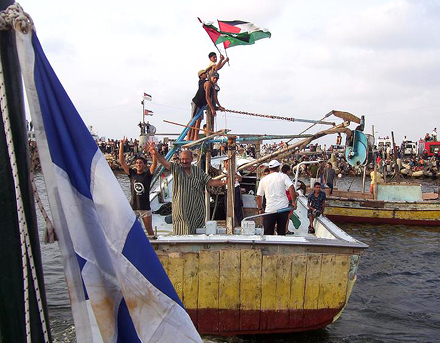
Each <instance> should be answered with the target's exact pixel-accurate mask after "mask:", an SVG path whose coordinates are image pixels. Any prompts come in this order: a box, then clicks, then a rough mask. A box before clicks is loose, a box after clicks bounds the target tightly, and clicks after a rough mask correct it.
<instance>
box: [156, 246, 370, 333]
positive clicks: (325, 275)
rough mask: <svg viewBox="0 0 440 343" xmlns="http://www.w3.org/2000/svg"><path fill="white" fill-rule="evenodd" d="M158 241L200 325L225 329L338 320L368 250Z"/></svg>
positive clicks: (294, 327)
mask: <svg viewBox="0 0 440 343" xmlns="http://www.w3.org/2000/svg"><path fill="white" fill-rule="evenodd" d="M155 245H157V246H158V249H157V253H158V256H159V258H160V260H161V262H162V264H163V266H164V268H165V270H166V272H167V273H168V275H169V277H170V280H171V282H172V283H173V285H174V287H175V289H176V291H177V293H178V295H179V297H180V298H181V299H182V301H183V304H184V306H185V308H186V309H187V311H188V314H189V315H190V317H191V319H192V321H193V323H194V324H195V326H196V328H197V330H198V331H199V333H201V334H211V335H220V336H232V335H244V334H270V333H288V332H297V331H306V330H313V329H317V328H321V327H324V326H326V325H328V324H330V323H332V322H333V321H334V320H336V319H337V318H338V317H339V315H340V313H341V312H342V310H343V308H344V306H345V305H346V303H347V301H348V298H349V296H350V293H351V290H352V288H353V285H354V283H355V280H356V272H357V266H358V263H359V254H360V253H361V251H360V250H359V251H358V250H356V249H353V248H343V247H320V248H316V249H318V250H319V251H316V252H315V251H312V250H310V251H307V249H306V250H305V249H304V248H303V247H301V246H296V247H293V246H282V247H277V246H271V247H268V246H266V247H263V246H255V247H254V248H253V249H249V248H234V247H232V246H231V247H229V248H227V247H226V248H225V247H215V246H207V245H206V244H205V245H187V246H186V248H185V249H183V248H182V247H180V248H179V247H178V246H176V245H173V244H160V247H159V243H155ZM309 249H310V248H309Z"/></svg>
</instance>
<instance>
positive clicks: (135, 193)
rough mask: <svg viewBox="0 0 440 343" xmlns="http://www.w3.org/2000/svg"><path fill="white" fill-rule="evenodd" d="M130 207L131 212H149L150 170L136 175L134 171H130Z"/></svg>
mask: <svg viewBox="0 0 440 343" xmlns="http://www.w3.org/2000/svg"><path fill="white" fill-rule="evenodd" d="M129 177H130V190H131V201H130V205H131V207H132V208H133V210H151V208H150V184H151V179H152V175H151V173H150V170H149V169H147V170H146V171H145V172H143V173H141V174H138V173H137V172H136V170H134V169H130V175H129Z"/></svg>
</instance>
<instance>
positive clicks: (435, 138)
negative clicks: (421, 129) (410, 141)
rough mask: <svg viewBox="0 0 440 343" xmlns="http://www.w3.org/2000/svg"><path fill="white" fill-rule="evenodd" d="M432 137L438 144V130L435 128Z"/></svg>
mask: <svg viewBox="0 0 440 343" xmlns="http://www.w3.org/2000/svg"><path fill="white" fill-rule="evenodd" d="M431 136H432V140H433V141H434V142H437V128H436V127H435V128H434V130H432V133H431Z"/></svg>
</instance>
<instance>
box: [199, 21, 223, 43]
mask: <svg viewBox="0 0 440 343" xmlns="http://www.w3.org/2000/svg"><path fill="white" fill-rule="evenodd" d="M199 20H200V18H199ZM200 22H201V23H203V22H202V21H201V20H200ZM203 28H204V29H205V31H206V33H207V34H208V36H209V38H211V40H212V41H213V43H214V44H215V45H217V44H220V43H223V42H224V38H225V37H224V36H223V35H222V34H221V33H220V32H219V30H218V28H216V27H215V26H214V25H213V23H212V22H208V23H203Z"/></svg>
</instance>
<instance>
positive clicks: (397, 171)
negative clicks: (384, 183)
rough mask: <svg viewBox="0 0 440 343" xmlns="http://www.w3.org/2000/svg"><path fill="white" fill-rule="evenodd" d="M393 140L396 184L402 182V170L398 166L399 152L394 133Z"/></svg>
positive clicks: (392, 133) (392, 132)
mask: <svg viewBox="0 0 440 343" xmlns="http://www.w3.org/2000/svg"><path fill="white" fill-rule="evenodd" d="M391 140H392V142H393V160H394V173H396V182H400V168H399V166H398V165H397V151H396V144H395V143H394V131H391Z"/></svg>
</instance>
